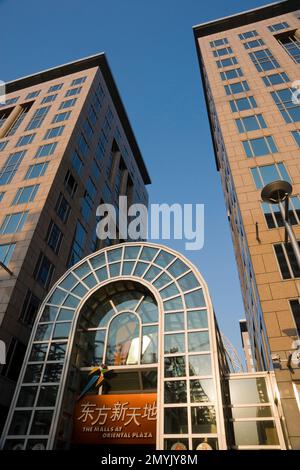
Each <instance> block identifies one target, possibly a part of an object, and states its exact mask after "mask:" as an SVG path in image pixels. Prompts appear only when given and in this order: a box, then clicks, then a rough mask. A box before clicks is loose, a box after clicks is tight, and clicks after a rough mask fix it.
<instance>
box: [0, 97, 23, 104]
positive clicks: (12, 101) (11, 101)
mask: <svg viewBox="0 0 300 470" xmlns="http://www.w3.org/2000/svg"><path fill="white" fill-rule="evenodd" d="M19 98H20V97H19V96H17V97H16V98H8V99H7V100H6V101H5V103H3V104H1V106H7V105H9V104H15V103H16V102H17V101H18V100H19Z"/></svg>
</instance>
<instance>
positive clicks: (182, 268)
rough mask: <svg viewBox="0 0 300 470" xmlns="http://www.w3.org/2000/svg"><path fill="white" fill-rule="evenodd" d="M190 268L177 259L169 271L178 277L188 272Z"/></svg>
mask: <svg viewBox="0 0 300 470" xmlns="http://www.w3.org/2000/svg"><path fill="white" fill-rule="evenodd" d="M189 269H190V268H189V267H188V266H187V265H186V264H185V263H183V261H181V260H180V259H177V260H176V261H175V263H173V264H172V265H171V266H170V267H169V268H168V271H169V273H170V274H172V276H173V277H178V276H180V274H183V273H185V272H186V271H188V270H189Z"/></svg>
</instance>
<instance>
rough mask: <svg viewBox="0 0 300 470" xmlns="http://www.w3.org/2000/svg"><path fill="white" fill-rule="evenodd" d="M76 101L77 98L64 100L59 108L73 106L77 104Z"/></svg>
mask: <svg viewBox="0 0 300 470" xmlns="http://www.w3.org/2000/svg"><path fill="white" fill-rule="evenodd" d="M76 101H77V98H73V99H71V100H66V101H62V102H61V104H60V107H59V109H65V108H71V106H75V104H76Z"/></svg>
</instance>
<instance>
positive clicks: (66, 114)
mask: <svg viewBox="0 0 300 470" xmlns="http://www.w3.org/2000/svg"><path fill="white" fill-rule="evenodd" d="M70 116H71V111H65V112H64V113H59V114H56V115H55V116H54V118H53V120H52V124H54V123H55V122H61V121H66V120H67V119H69V117H70Z"/></svg>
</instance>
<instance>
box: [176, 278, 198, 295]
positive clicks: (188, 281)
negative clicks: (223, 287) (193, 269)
mask: <svg viewBox="0 0 300 470" xmlns="http://www.w3.org/2000/svg"><path fill="white" fill-rule="evenodd" d="M177 282H178V284H179V286H180V287H181V289H182V290H183V292H185V291H187V290H191V289H194V288H195V287H198V286H199V282H198V281H197V279H196V277H195V276H194V274H193V273H188V274H186V275H185V276H183V277H181V278H180V279H178V280H177Z"/></svg>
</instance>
